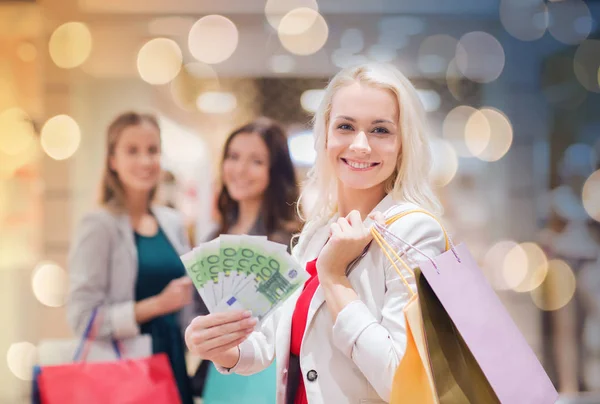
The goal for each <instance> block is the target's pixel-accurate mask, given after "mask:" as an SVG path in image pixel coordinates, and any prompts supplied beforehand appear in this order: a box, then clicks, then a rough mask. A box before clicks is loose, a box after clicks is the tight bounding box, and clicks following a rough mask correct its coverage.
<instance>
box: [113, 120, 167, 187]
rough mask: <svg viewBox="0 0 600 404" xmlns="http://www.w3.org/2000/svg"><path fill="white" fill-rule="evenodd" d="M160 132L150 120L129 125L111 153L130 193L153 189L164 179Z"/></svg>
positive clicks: (120, 179) (119, 176) (114, 165)
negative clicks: (161, 177) (161, 176)
mask: <svg viewBox="0 0 600 404" xmlns="http://www.w3.org/2000/svg"><path fill="white" fill-rule="evenodd" d="M160 150H161V149H160V132H159V130H158V128H157V127H156V126H154V125H153V124H151V123H148V122H142V123H140V124H137V125H129V126H127V127H125V128H124V129H123V130H122V132H121V134H120V135H119V139H118V140H117V143H116V145H115V149H114V152H113V155H112V156H111V157H110V167H111V169H112V170H113V171H114V172H116V173H117V176H118V178H119V181H120V182H121V184H122V186H123V189H124V190H125V192H126V193H130V192H143V193H146V192H150V191H151V190H152V189H153V188H155V187H156V186H157V184H158V181H159V179H160V172H161V168H160Z"/></svg>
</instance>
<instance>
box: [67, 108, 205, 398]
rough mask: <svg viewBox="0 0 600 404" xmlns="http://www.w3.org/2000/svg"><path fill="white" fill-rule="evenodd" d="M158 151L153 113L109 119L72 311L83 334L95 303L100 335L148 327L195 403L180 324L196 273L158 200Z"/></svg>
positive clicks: (79, 253)
mask: <svg viewBox="0 0 600 404" xmlns="http://www.w3.org/2000/svg"><path fill="white" fill-rule="evenodd" d="M160 154H161V145H160V128H159V125H158V122H157V120H156V118H154V116H152V115H144V114H137V113H134V112H130V113H124V114H122V115H120V116H118V117H117V118H116V119H115V120H114V121H113V122H112V124H111V125H110V126H109V128H108V134H107V153H106V158H105V169H104V175H103V178H102V184H101V185H102V188H101V192H102V195H101V200H100V202H101V207H100V209H98V210H96V211H94V212H92V213H89V214H87V215H86V216H85V217H84V218H83V220H82V222H81V223H80V225H79V228H78V231H77V234H76V237H75V239H74V241H73V244H72V246H71V252H70V257H69V274H70V294H69V302H68V307H67V309H68V310H67V311H68V317H69V322H70V323H71V325H72V327H73V329H74V330H75V332H76V333H77V334H79V335H81V334H82V333H83V332H84V329H85V327H86V324H87V323H88V321H89V318H90V316H91V313H92V312H93V311H94V310H98V314H99V318H101V319H102V321H101V324H100V328H99V333H98V335H99V336H100V337H112V338H115V339H117V340H119V339H124V338H130V337H134V336H136V335H139V334H150V335H151V336H152V348H153V351H154V353H158V352H164V353H166V354H167V355H168V357H169V359H170V362H171V365H172V368H173V373H174V375H175V378H176V380H177V384H178V387H179V391H180V394H181V398H182V402H183V403H184V404H192V403H193V399H192V394H191V386H190V380H189V378H188V377H187V371H186V365H185V356H184V354H185V344H184V340H183V327H181V326H180V324H181V323H185V320H184V318H186V316H185V315H184V316H181V317H182V318H181V319H180V314H182V313H180V312H181V311H182V309H184V308H187V309H188V312H189V313H190V314H191V310H192V309H191V307H189V306H188V304H189V303H191V299H192V296H193V295H192V287H191V280H190V279H189V278H188V277H187V276H185V268H184V267H183V264H182V263H181V260H180V259H179V256H180V255H181V254H184V253H185V252H186V251H187V250H188V249H189V246H188V241H187V237H186V235H185V230H184V226H183V222H182V220H181V218H180V217H179V215H178V214H177V213H176V212H175V211H174V210H172V209H170V208H167V207H158V206H153V205H152V200H153V198H154V195H155V194H156V189H157V186H158V183H159V181H160V174H161V167H160ZM187 317H188V318H190V316H189V315H188V316H187Z"/></svg>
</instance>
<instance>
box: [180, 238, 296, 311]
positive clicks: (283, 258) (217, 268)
mask: <svg viewBox="0 0 600 404" xmlns="http://www.w3.org/2000/svg"><path fill="white" fill-rule="evenodd" d="M181 260H182V261H183V264H184V266H185V268H186V270H187V273H188V274H189V276H190V277H191V278H192V280H193V282H194V285H195V286H196V289H197V290H198V293H200V296H201V297H202V300H203V301H204V303H205V304H206V307H207V308H208V310H209V311H210V312H211V313H216V312H222V311H227V310H238V309H241V310H251V311H252V315H253V316H254V317H257V318H258V320H259V321H262V320H263V319H264V318H265V317H266V316H267V315H268V314H269V313H271V312H272V311H273V310H274V309H275V308H276V307H277V306H278V305H279V304H280V303H282V302H283V301H284V300H286V299H287V298H288V297H289V296H290V295H291V294H292V293H293V292H294V291H295V290H297V289H298V288H299V287H301V286H302V285H303V284H304V282H305V281H306V279H307V278H308V274H307V273H306V271H304V269H302V268H301V267H300V266H299V264H298V262H297V261H296V260H295V259H294V258H293V257H292V256H291V255H290V254H288V252H287V246H285V245H283V244H278V243H274V242H271V241H269V240H267V238H266V237H263V236H247V235H227V234H223V235H221V236H219V237H218V238H216V239H214V240H212V241H210V242H207V243H203V244H200V245H199V246H197V247H196V248H194V249H193V250H192V251H190V252H188V253H187V254H184V255H183V256H181Z"/></svg>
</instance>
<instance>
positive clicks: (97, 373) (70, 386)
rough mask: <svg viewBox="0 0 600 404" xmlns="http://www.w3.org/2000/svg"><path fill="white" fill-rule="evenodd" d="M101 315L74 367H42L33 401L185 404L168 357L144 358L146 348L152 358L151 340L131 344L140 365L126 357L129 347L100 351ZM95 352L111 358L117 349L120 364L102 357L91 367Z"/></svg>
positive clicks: (45, 403) (93, 322) (94, 315)
mask: <svg viewBox="0 0 600 404" xmlns="http://www.w3.org/2000/svg"><path fill="white" fill-rule="evenodd" d="M97 313H98V312H97V310H94V311H93V313H92V315H91V318H90V320H89V322H88V324H87V327H86V330H85V332H84V335H83V337H82V339H81V341H80V342H79V344H78V346H77V348H76V350H75V353H74V355H73V359H72V362H71V363H67V364H56V365H50V366H41V367H36V369H35V370H34V386H33V394H32V396H33V398H32V401H33V402H34V403H40V404H59V403H60V404H79V403H86V404H96V403H98V404H100V403H106V404H112V403H115V404H116V403H118V404H137V403H140V404H142V403H148V402H152V403H157V404H163V403H164V404H167V403H175V404H177V403H180V402H181V400H180V397H179V392H178V389H177V385H176V383H175V378H174V376H173V371H172V369H171V364H170V362H169V359H168V357H167V355H166V354H157V355H152V356H150V355H147V356H146V357H141V355H143V351H144V350H145V349H146V348H144V346H147V352H148V353H151V345H150V344H151V340H149V339H147V340H144V341H147V342H144V343H139V342H138V343H137V344H136V343H134V342H132V341H130V344H129V345H131V346H133V347H137V351H135V352H133V354H132V355H133V356H135V357H137V358H136V359H125V358H124V357H123V344H121V343H120V342H119V341H116V340H110V341H104V345H103V344H100V345H98V342H99V341H96V338H95V336H96V330H97V328H98V326H97V321H96V319H97ZM69 347H70V345H69ZM94 347H95V348H96V354H97V355H100V353H104V354H105V355H106V354H107V351H110V350H111V349H112V351H113V352H114V357H115V358H116V360H110V359H109V360H105V361H98V360H101V358H100V357H99V356H96V358H95V360H94V361H91V362H90V361H88V357H89V355H90V353H91V352H92V349H93V348H94ZM109 347H110V348H109ZM67 351H68V350H67ZM63 353H64V352H63ZM108 356H111V355H110V354H109V355H108ZM57 357H58V356H57ZM53 360H58V359H56V358H54V359H53Z"/></svg>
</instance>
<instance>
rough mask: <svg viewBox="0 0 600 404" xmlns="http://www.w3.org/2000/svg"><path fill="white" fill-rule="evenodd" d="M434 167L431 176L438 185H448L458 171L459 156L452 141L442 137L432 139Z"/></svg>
mask: <svg viewBox="0 0 600 404" xmlns="http://www.w3.org/2000/svg"><path fill="white" fill-rule="evenodd" d="M430 145H431V154H432V163H433V164H432V167H431V178H432V181H433V183H434V184H435V185H436V186H438V187H445V186H446V185H448V184H449V183H450V182H451V181H452V179H453V178H454V176H455V175H456V173H457V171H458V156H457V155H456V151H455V150H454V148H453V147H452V144H450V142H448V141H446V140H444V139H440V138H432V139H431V143H430Z"/></svg>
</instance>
